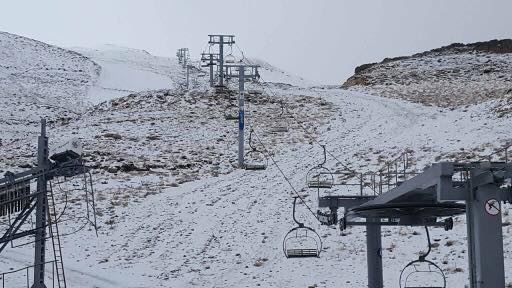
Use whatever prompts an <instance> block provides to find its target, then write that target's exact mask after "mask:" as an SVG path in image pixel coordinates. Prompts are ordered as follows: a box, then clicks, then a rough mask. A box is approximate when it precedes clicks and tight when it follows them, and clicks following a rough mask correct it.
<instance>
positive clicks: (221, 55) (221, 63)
mask: <svg viewBox="0 0 512 288" xmlns="http://www.w3.org/2000/svg"><path fill="white" fill-rule="evenodd" d="M219 38H220V39H219V40H220V41H219V42H220V44H219V86H220V87H224V36H223V35H221V36H219Z"/></svg>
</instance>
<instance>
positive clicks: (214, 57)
mask: <svg viewBox="0 0 512 288" xmlns="http://www.w3.org/2000/svg"><path fill="white" fill-rule="evenodd" d="M219 59H220V58H219V54H218V53H201V62H202V63H201V67H209V68H210V87H214V86H215V84H214V83H213V82H214V77H213V66H215V65H216V63H219Z"/></svg>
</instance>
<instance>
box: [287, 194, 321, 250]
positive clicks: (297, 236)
mask: <svg viewBox="0 0 512 288" xmlns="http://www.w3.org/2000/svg"><path fill="white" fill-rule="evenodd" d="M297 198H298V196H295V197H294V199H293V221H295V223H297V227H294V228H293V229H291V230H290V231H289V232H288V233H286V235H285V237H284V240H283V252H284V255H285V256H286V258H313V257H315V258H317V257H320V252H321V251H322V239H321V238H320V235H318V233H316V231H315V230H314V229H313V228H310V227H307V226H305V225H304V223H301V222H299V221H297V218H295V206H296V204H297Z"/></svg>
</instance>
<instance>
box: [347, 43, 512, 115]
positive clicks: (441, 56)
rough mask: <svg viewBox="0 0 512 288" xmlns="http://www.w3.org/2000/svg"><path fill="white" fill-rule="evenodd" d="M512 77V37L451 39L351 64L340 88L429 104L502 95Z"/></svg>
mask: <svg viewBox="0 0 512 288" xmlns="http://www.w3.org/2000/svg"><path fill="white" fill-rule="evenodd" d="M511 81H512V40H510V39H505V40H491V41H486V42H477V43H470V44H461V43H454V44H451V45H448V46H444V47H441V48H437V49H432V50H430V51H426V52H422V53H417V54H414V55H411V56H401V57H395V58H386V59H384V60H383V61H381V62H379V63H370V64H364V65H361V66H358V67H356V69H355V74H354V75H353V76H352V77H350V78H349V79H347V81H345V83H344V84H343V85H342V87H343V88H347V89H348V88H350V89H364V90H370V91H369V92H371V93H373V94H378V95H380V96H385V97H391V98H400V99H405V100H408V101H412V102H418V103H422V104H425V105H429V106H441V107H459V106H464V105H472V104H477V103H482V102H485V101H488V100H492V99H501V98H502V96H503V95H504V94H505V92H506V91H508V89H509V88H510V83H511Z"/></svg>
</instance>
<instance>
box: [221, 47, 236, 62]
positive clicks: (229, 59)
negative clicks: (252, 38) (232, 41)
mask: <svg viewBox="0 0 512 288" xmlns="http://www.w3.org/2000/svg"><path fill="white" fill-rule="evenodd" d="M229 48H230V49H231V51H230V52H229V54H228V55H226V57H224V62H225V63H226V64H233V63H235V62H236V58H235V56H233V46H232V45H229Z"/></svg>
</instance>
